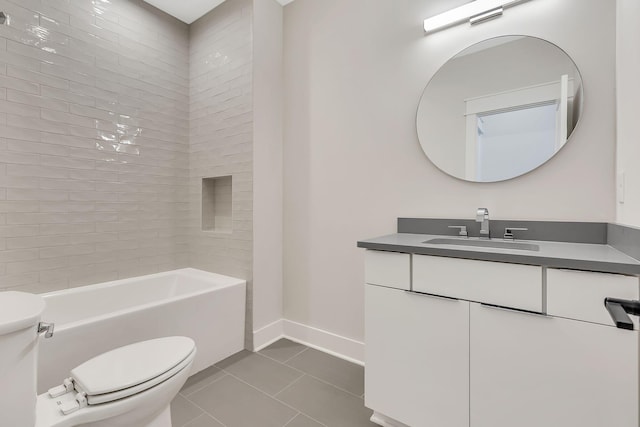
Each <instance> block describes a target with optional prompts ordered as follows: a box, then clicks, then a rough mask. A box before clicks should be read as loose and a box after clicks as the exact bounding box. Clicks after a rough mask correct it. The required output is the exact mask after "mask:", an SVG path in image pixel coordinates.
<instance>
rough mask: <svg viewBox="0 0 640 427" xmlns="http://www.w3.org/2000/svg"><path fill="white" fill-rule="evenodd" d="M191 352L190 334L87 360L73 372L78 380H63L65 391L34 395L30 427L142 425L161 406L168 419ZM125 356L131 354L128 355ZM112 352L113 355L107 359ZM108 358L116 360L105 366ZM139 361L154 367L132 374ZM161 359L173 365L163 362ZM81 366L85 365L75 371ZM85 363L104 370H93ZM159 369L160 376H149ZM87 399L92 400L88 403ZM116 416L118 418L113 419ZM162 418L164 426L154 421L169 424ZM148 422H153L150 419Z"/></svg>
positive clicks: (72, 378) (193, 352)
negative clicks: (32, 419)
mask: <svg viewBox="0 0 640 427" xmlns="http://www.w3.org/2000/svg"><path fill="white" fill-rule="evenodd" d="M156 341H160V342H156ZM131 347H133V348H131ZM158 349H164V352H163V353H156V354H154V353H153V351H154V350H158ZM150 351H151V352H150ZM196 352H197V349H196V347H195V343H194V342H193V340H191V339H190V338H186V337H169V338H160V339H158V340H151V341H144V342H140V343H136V344H132V345H131V346H126V347H121V348H119V349H116V350H112V351H110V352H108V353H104V354H103V355H101V356H98V357H96V358H94V359H91V360H90V361H88V362H85V363H83V364H82V365H80V366H78V367H77V368H75V369H74V370H72V372H74V373H75V374H76V376H77V377H78V378H76V379H74V377H71V378H70V379H69V381H65V383H66V384H67V385H70V387H69V388H68V391H67V392H64V393H58V394H57V395H56V397H52V396H51V395H50V393H43V394H41V395H39V396H38V399H37V405H36V425H35V427H73V426H78V425H85V424H87V425H91V426H94V424H95V425H96V426H98V425H99V426H101V427H103V426H116V425H117V426H132V425H136V426H142V425H145V426H146V425H147V424H146V423H147V422H148V420H149V417H152V418H153V417H156V416H159V415H160V412H162V411H163V410H164V412H165V414H163V416H165V417H168V416H169V415H168V414H169V410H168V406H167V405H168V404H169V402H170V401H171V399H172V398H173V397H174V396H175V395H176V394H177V393H178V391H179V389H180V387H182V385H183V384H184V382H185V381H186V379H187V377H188V375H189V373H190V370H191V365H192V363H193V360H194V357H195V354H196ZM185 354H186V356H185ZM127 355H129V356H130V357H131V358H130V359H129V358H127V357H126V356H127ZM103 356H104V357H103ZM112 356H117V357H116V358H115V359H112V358H111V357H112ZM180 359H182V360H180ZM109 360H110V361H114V360H119V362H115V363H116V364H114V365H110V366H108V365H107V363H108V361H109ZM90 362H91V363H90ZM140 362H145V363H146V364H148V365H153V366H147V367H145V368H144V369H143V370H145V372H143V371H139V372H135V371H136V369H137V368H136V365H135V364H136V363H140ZM165 362H167V363H169V364H170V365H173V366H169V365H164V366H162V364H163V363H165ZM83 366H84V368H86V369H79V368H80V367H83ZM89 367H92V369H103V370H102V371H101V372H100V373H96V372H95V371H92V370H91V369H88V368H89ZM127 369H129V370H130V371H134V375H133V376H131V375H129V373H131V372H130V371H127ZM91 372H93V374H92V373H91ZM158 373H159V375H155V376H153V375H154V374H158ZM136 374H137V375H136ZM105 377H108V378H105ZM83 385H84V386H86V387H88V390H89V393H93V394H88V393H87V391H86V390H84V389H83V388H82V387H83ZM125 386H127V387H125ZM56 389H58V391H59V388H57V387H56V388H54V389H52V390H56ZM76 389H77V390H76ZM96 391H106V392H105V393H96ZM90 397H91V400H92V403H89V402H88V401H89V398H90ZM165 401H166V404H165V405H164V406H163V405H160V406H158V402H165ZM97 402H101V403H97ZM77 403H78V404H79V405H76V404H77ZM74 406H75V408H74V409H73V410H71V411H67V412H66V413H65V411H63V408H66V409H69V408H72V407H74ZM158 411H160V412H158ZM120 417H125V418H120ZM115 419H117V421H115V422H114V420H115ZM125 419H126V421H123V420H125ZM145 420H147V421H145ZM165 421H167V424H164V423H161V424H158V425H162V426H165V425H166V426H169V425H170V420H169V418H166V420H165ZM123 422H124V424H123ZM153 425H154V426H156V424H155V423H153Z"/></svg>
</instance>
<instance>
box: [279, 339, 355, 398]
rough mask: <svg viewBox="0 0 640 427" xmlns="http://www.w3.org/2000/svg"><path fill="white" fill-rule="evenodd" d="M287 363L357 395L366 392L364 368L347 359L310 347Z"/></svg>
mask: <svg viewBox="0 0 640 427" xmlns="http://www.w3.org/2000/svg"><path fill="white" fill-rule="evenodd" d="M287 365H289V366H293V367H294V368H296V369H300V370H301V371H304V372H306V373H308V374H309V375H312V376H314V377H317V378H319V379H321V380H323V381H326V382H328V383H330V384H333V385H335V386H337V387H339V388H341V389H344V390H347V391H348V392H350V393H353V394H355V395H357V396H362V393H364V368H363V367H362V366H359V365H356V364H354V363H350V362H347V361H346V360H342V359H339V358H337V357H334V356H331V355H329V354H326V353H323V352H321V351H318V350H314V349H312V348H310V349H308V350H305V351H303V352H302V353H300V354H299V355H297V356H296V357H294V358H293V359H291V360H289V361H288V362H287Z"/></svg>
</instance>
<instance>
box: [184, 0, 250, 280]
mask: <svg viewBox="0 0 640 427" xmlns="http://www.w3.org/2000/svg"><path fill="white" fill-rule="evenodd" d="M251 6H252V2H251V0H230V1H227V2H225V3H223V4H222V5H221V6H219V7H217V8H216V9H214V10H213V11H212V12H211V13H209V14H208V15H206V16H204V17H203V18H201V19H199V20H198V21H196V22H195V23H193V24H192V25H191V53H190V68H191V69H190V76H191V87H190V138H189V139H190V172H191V173H190V203H191V209H190V213H191V215H190V218H189V226H190V231H191V233H190V238H191V240H190V242H191V243H192V245H191V264H192V265H193V266H194V267H197V268H203V269H208V270H215V271H217V272H219V273H222V274H231V275H234V276H239V277H242V278H246V279H250V278H251V262H252V255H251V252H252V176H253V173H252V166H253V153H252V147H253V143H252V138H253V121H252V120H253V114H252V90H251V89H252V86H251V84H252V80H251V77H252V62H251V61H252V43H251ZM227 175H231V176H233V190H232V200H233V201H232V215H233V219H232V233H231V234H230V235H229V234H224V233H221V234H216V233H211V232H203V231H202V230H201V227H200V226H201V216H200V215H201V212H202V210H201V206H200V203H201V187H202V183H201V180H202V178H203V177H217V176H227Z"/></svg>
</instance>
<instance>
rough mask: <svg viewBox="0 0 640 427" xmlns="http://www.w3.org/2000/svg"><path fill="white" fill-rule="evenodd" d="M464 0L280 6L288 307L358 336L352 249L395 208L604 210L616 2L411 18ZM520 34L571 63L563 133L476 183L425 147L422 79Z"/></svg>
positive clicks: (452, 213) (536, 4)
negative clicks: (472, 23) (576, 101)
mask: <svg viewBox="0 0 640 427" xmlns="http://www.w3.org/2000/svg"><path fill="white" fill-rule="evenodd" d="M463 3H465V1H463V0H460V1H451V0H431V1H428V0H403V1H399V0H377V1H375V2H371V1H368V0H350V1H348V2H345V1H343V0H323V1H317V0H297V1H295V2H293V3H291V4H290V5H288V6H287V7H286V8H285V22H284V45H285V50H284V58H285V66H284V73H285V82H286V83H285V142H284V144H285V145H284V162H285V163H284V164H285V169H284V191H285V193H284V224H285V225H284V259H285V269H284V279H285V296H284V298H285V305H284V310H285V317H286V318H287V319H290V320H292V321H295V322H299V323H303V324H305V325H309V326H313V327H316V328H320V329H324V330H327V331H331V332H333V333H335V334H339V335H342V336H345V337H349V338H353V339H356V340H362V339H363V300H364V297H363V281H364V277H363V268H364V267H363V257H364V254H363V252H364V251H363V250H361V249H357V248H356V241H357V240H358V239H363V238H367V237H373V236H376V235H382V234H387V233H393V232H394V231H395V225H396V218H397V217H399V216H416V217H453V218H471V217H472V216H473V214H474V212H475V209H476V208H477V207H478V206H486V207H488V208H489V210H490V212H491V216H492V217H493V218H519V219H537V220H545V219H549V220H575V221H581V220H585V221H611V220H613V219H614V218H615V206H614V200H613V197H614V196H613V193H614V191H613V190H614V166H615V165H614V160H615V159H614V155H615V151H614V149H615V146H614V139H615V116H614V114H615V111H614V110H615V98H614V95H615V91H614V78H615V72H614V70H615V68H614V67H615V57H614V54H615V10H612V9H611V7H610V6H611V5H610V3H609V2H604V1H601V0H565V1H557V0H535V1H531V2H527V3H523V4H521V5H519V6H518V7H515V8H512V9H507V10H506V11H505V15H504V16H503V17H502V18H500V19H497V20H494V21H490V22H487V23H484V24H482V25H479V26H476V27H472V28H470V27H469V26H468V25H460V26H458V27H455V28H451V29H448V30H446V31H443V32H439V33H436V34H433V35H430V36H428V37H425V36H424V34H423V30H422V20H423V19H424V18H425V17H428V16H431V15H433V14H436V13H439V12H442V11H444V10H447V9H449V8H451V7H453V6H456V5H460V4H463ZM504 34H526V35H532V36H537V37H541V38H545V39H547V40H549V41H551V42H553V43H555V44H556V45H558V46H560V47H561V48H563V49H564V50H565V51H566V52H567V53H568V54H569V55H570V56H571V57H572V58H573V59H574V60H575V62H576V64H577V66H578V68H579V69H580V71H581V72H582V77H583V79H584V87H585V107H584V114H583V119H582V123H581V124H580V125H579V126H578V128H577V129H576V131H575V134H574V136H573V139H572V142H571V143H570V144H568V145H567V147H566V148H565V149H564V150H562V152H560V153H559V154H558V155H557V156H556V157H554V159H553V160H551V161H550V162H548V163H547V164H545V165H544V166H542V167H541V168H539V169H537V170H536V171H534V172H532V173H530V174H527V175H525V176H522V177H520V178H518V179H515V180H512V181H507V182H503V183H497V184H473V183H467V182H462V181H459V180H456V179H454V178H451V177H449V176H447V175H444V174H443V173H442V172H440V171H439V170H438V169H437V168H436V167H435V166H434V165H433V164H432V163H431V162H429V160H428V159H427V158H426V156H425V155H424V154H423V153H422V150H421V149H420V145H419V143H418V140H417V137H416V124H415V115H416V108H417V105H418V101H419V99H420V96H421V93H422V91H423V88H424V86H425V85H426V84H427V82H428V81H429V79H430V78H431V77H432V76H433V74H434V73H435V72H436V70H437V69H438V68H439V67H440V66H441V65H442V64H443V63H444V62H446V61H447V60H448V59H449V58H450V57H451V56H452V55H453V54H455V53H457V52H459V51H461V50H462V49H463V48H465V47H467V46H469V45H471V44H473V43H475V42H477V41H479V40H481V39H485V38H488V37H494V36H498V35H504Z"/></svg>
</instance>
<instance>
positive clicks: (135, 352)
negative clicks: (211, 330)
mask: <svg viewBox="0 0 640 427" xmlns="http://www.w3.org/2000/svg"><path fill="white" fill-rule="evenodd" d="M194 350H195V343H194V342H193V340H191V339H190V338H186V337H167V338H158V339H155V340H149V341H143V342H138V343H135V344H131V345H128V346H124V347H120V348H117V349H115V350H111V351H109V352H107V353H103V354H101V355H99V356H96V357H94V358H93V359H90V360H88V361H86V362H84V363H83V364H81V365H79V366H78V367H76V368H74V369H72V370H71V380H72V382H73V385H74V389H75V391H76V392H77V393H84V394H85V395H86V399H87V403H88V404H89V405H98V404H102V403H108V402H112V401H114V400H118V399H124V398H126V397H129V396H132V395H134V394H137V393H140V392H143V391H145V390H147V389H149V388H151V387H154V386H156V385H158V384H160V383H162V382H164V381H165V380H167V379H168V378H171V377H172V376H173V375H175V374H176V373H177V372H179V371H181V370H182V369H183V368H184V367H185V366H186V365H187V364H189V363H190V358H189V356H190V355H191V353H193V351H194Z"/></svg>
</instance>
